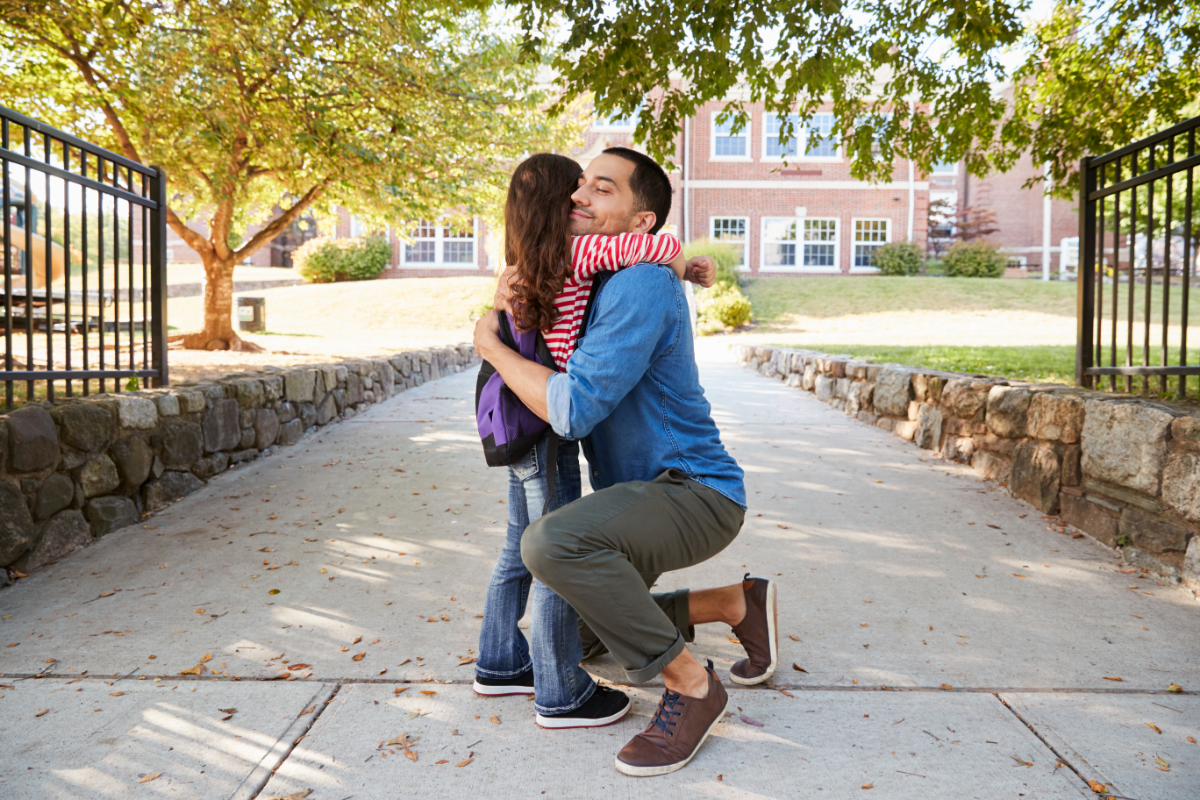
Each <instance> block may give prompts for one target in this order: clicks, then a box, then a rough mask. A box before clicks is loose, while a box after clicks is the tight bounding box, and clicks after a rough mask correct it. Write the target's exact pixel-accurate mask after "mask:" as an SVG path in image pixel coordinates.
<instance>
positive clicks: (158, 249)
mask: <svg viewBox="0 0 1200 800" xmlns="http://www.w3.org/2000/svg"><path fill="white" fill-rule="evenodd" d="M151 169H153V170H154V173H155V175H154V177H153V178H152V179H151V184H152V191H153V194H154V202H155V207H154V208H153V209H152V210H151V212H150V318H151V323H150V329H151V331H152V333H151V336H152V341H151V356H150V357H151V360H152V362H153V366H154V369H156V370H158V375H157V377H155V378H153V385H154V386H166V385H167V382H168V375H167V173H165V172H164V171H163V170H162V168H161V167H155V166H151Z"/></svg>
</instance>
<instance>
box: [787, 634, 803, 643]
mask: <svg viewBox="0 0 1200 800" xmlns="http://www.w3.org/2000/svg"><path fill="white" fill-rule="evenodd" d="M788 638H789V639H791V640H792V641H793V642H798V641H800V637H799V636H796V635H795V634H791V633H789V634H788Z"/></svg>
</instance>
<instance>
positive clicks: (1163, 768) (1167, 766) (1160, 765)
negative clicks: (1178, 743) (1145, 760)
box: [1154, 756, 1171, 772]
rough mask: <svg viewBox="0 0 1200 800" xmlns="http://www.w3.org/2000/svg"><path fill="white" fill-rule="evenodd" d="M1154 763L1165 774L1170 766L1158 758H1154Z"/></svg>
mask: <svg viewBox="0 0 1200 800" xmlns="http://www.w3.org/2000/svg"><path fill="white" fill-rule="evenodd" d="M1154 761H1155V763H1157V764H1158V767H1159V769H1161V770H1163V771H1164V772H1166V771H1167V770H1168V769H1169V768H1170V766H1171V765H1170V764H1168V763H1167V762H1166V761H1163V760H1162V758H1161V757H1159V756H1155V757H1154Z"/></svg>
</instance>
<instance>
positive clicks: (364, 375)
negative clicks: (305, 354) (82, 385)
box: [0, 344, 479, 585]
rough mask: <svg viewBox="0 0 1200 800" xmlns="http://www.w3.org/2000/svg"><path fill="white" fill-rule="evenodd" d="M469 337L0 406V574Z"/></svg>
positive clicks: (464, 351)
mask: <svg viewBox="0 0 1200 800" xmlns="http://www.w3.org/2000/svg"><path fill="white" fill-rule="evenodd" d="M478 360H479V359H478V358H477V357H476V356H475V348H474V347H473V346H472V345H469V344H462V345H458V346H457V347H453V348H450V347H447V348H441V349H433V350H416V351H412V352H406V353H400V354H397V355H394V356H391V357H389V358H386V359H373V360H351V361H343V362H341V363H337V364H325V365H317V366H304V367H297V368H292V369H279V368H274V367H268V368H267V369H264V370H262V371H259V372H246V373H238V374H236V375H227V376H225V377H222V378H220V379H216V380H211V381H202V382H196V383H180V384H176V385H174V386H171V387H170V388H165V389H157V390H151V391H143V392H128V393H123V394H106V395H96V396H92V397H88V398H79V399H76V400H70V401H65V402H60V403H55V404H51V403H36V404H31V405H28V406H25V407H23V408H20V409H18V410H16V411H13V412H11V413H9V414H7V415H0V567H6V568H7V570H5V569H0V585H4V584H6V583H7V582H8V580H9V579H10V578H9V572H10V571H11V572H14V573H18V574H28V573H29V572H31V571H32V570H35V569H37V568H38V567H41V566H43V565H45V564H47V563H48V562H51V561H54V560H56V559H59V558H62V557H63V556H65V555H67V554H68V553H70V552H71V551H72V550H75V549H76V548H78V547H81V546H84V545H86V544H88V543H89V542H91V541H93V540H94V539H95V538H96V537H99V536H103V535H104V534H106V533H109V532H110V531H113V530H116V529H117V528H120V527H123V526H125V525H129V524H131V523H133V522H135V521H137V520H138V519H140V518H141V517H142V516H144V515H146V514H149V513H151V512H153V511H156V510H158V509H160V508H162V507H163V506H166V505H167V504H169V503H171V502H173V501H175V500H177V499H179V498H180V497H183V496H184V495H186V494H188V493H190V492H194V491H195V490H196V489H199V488H200V487H201V486H203V485H204V483H205V481H207V480H208V479H210V478H212V477H213V476H214V475H217V474H219V473H220V472H222V471H224V470H225V469H228V468H229V467H231V466H233V465H235V464H240V463H242V462H244V461H249V460H251V459H254V458H257V457H258V456H259V455H261V454H263V453H269V452H272V451H274V450H275V449H277V448H279V447H286V446H288V445H292V444H295V443H296V442H297V441H298V440H299V439H300V437H301V435H302V434H304V433H305V431H308V430H312V429H314V428H317V427H320V426H322V425H328V424H330V423H332V422H336V421H338V420H340V419H348V418H350V417H353V416H355V415H356V414H359V413H361V412H362V411H365V410H366V409H367V408H368V407H370V406H371V405H372V404H374V403H380V402H382V401H384V400H386V399H388V398H389V397H391V396H392V395H393V394H395V393H396V392H400V391H404V390H405V389H411V388H412V387H414V386H420V385H421V384H422V383H425V382H426V381H429V380H433V379H435V378H439V377H441V376H442V375H446V374H449V373H453V372H461V371H462V369H463V368H464V367H466V366H469V365H471V364H475V363H477V362H478Z"/></svg>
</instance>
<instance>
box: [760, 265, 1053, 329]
mask: <svg viewBox="0 0 1200 800" xmlns="http://www.w3.org/2000/svg"><path fill="white" fill-rule="evenodd" d="M1075 292H1076V290H1075V284H1074V283H1065V282H1060V281H1049V282H1043V281H1030V280H1000V279H994V278H933V277H925V278H922V277H912V278H888V277H876V276H869V277H861V278H860V277H854V278H849V279H846V278H837V277H828V278H827V277H804V278H756V279H753V280H751V281H750V282H749V286H747V287H746V294H747V296H748V297H749V298H750V300H751V302H752V303H754V312H755V315H756V316H757V317H758V319H759V320H760V321H761V322H767V323H770V322H777V321H781V320H783V319H785V318H787V317H788V316H789V315H792V314H801V315H804V316H811V317H838V316H845V315H851V314H869V313H874V312H881V311H899V310H904V311H930V312H937V311H954V312H963V311H985V310H986V311H992V310H1013V311H1038V312H1042V313H1047V314H1056V315H1062V316H1068V317H1072V318H1073V317H1074V316H1075Z"/></svg>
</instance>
